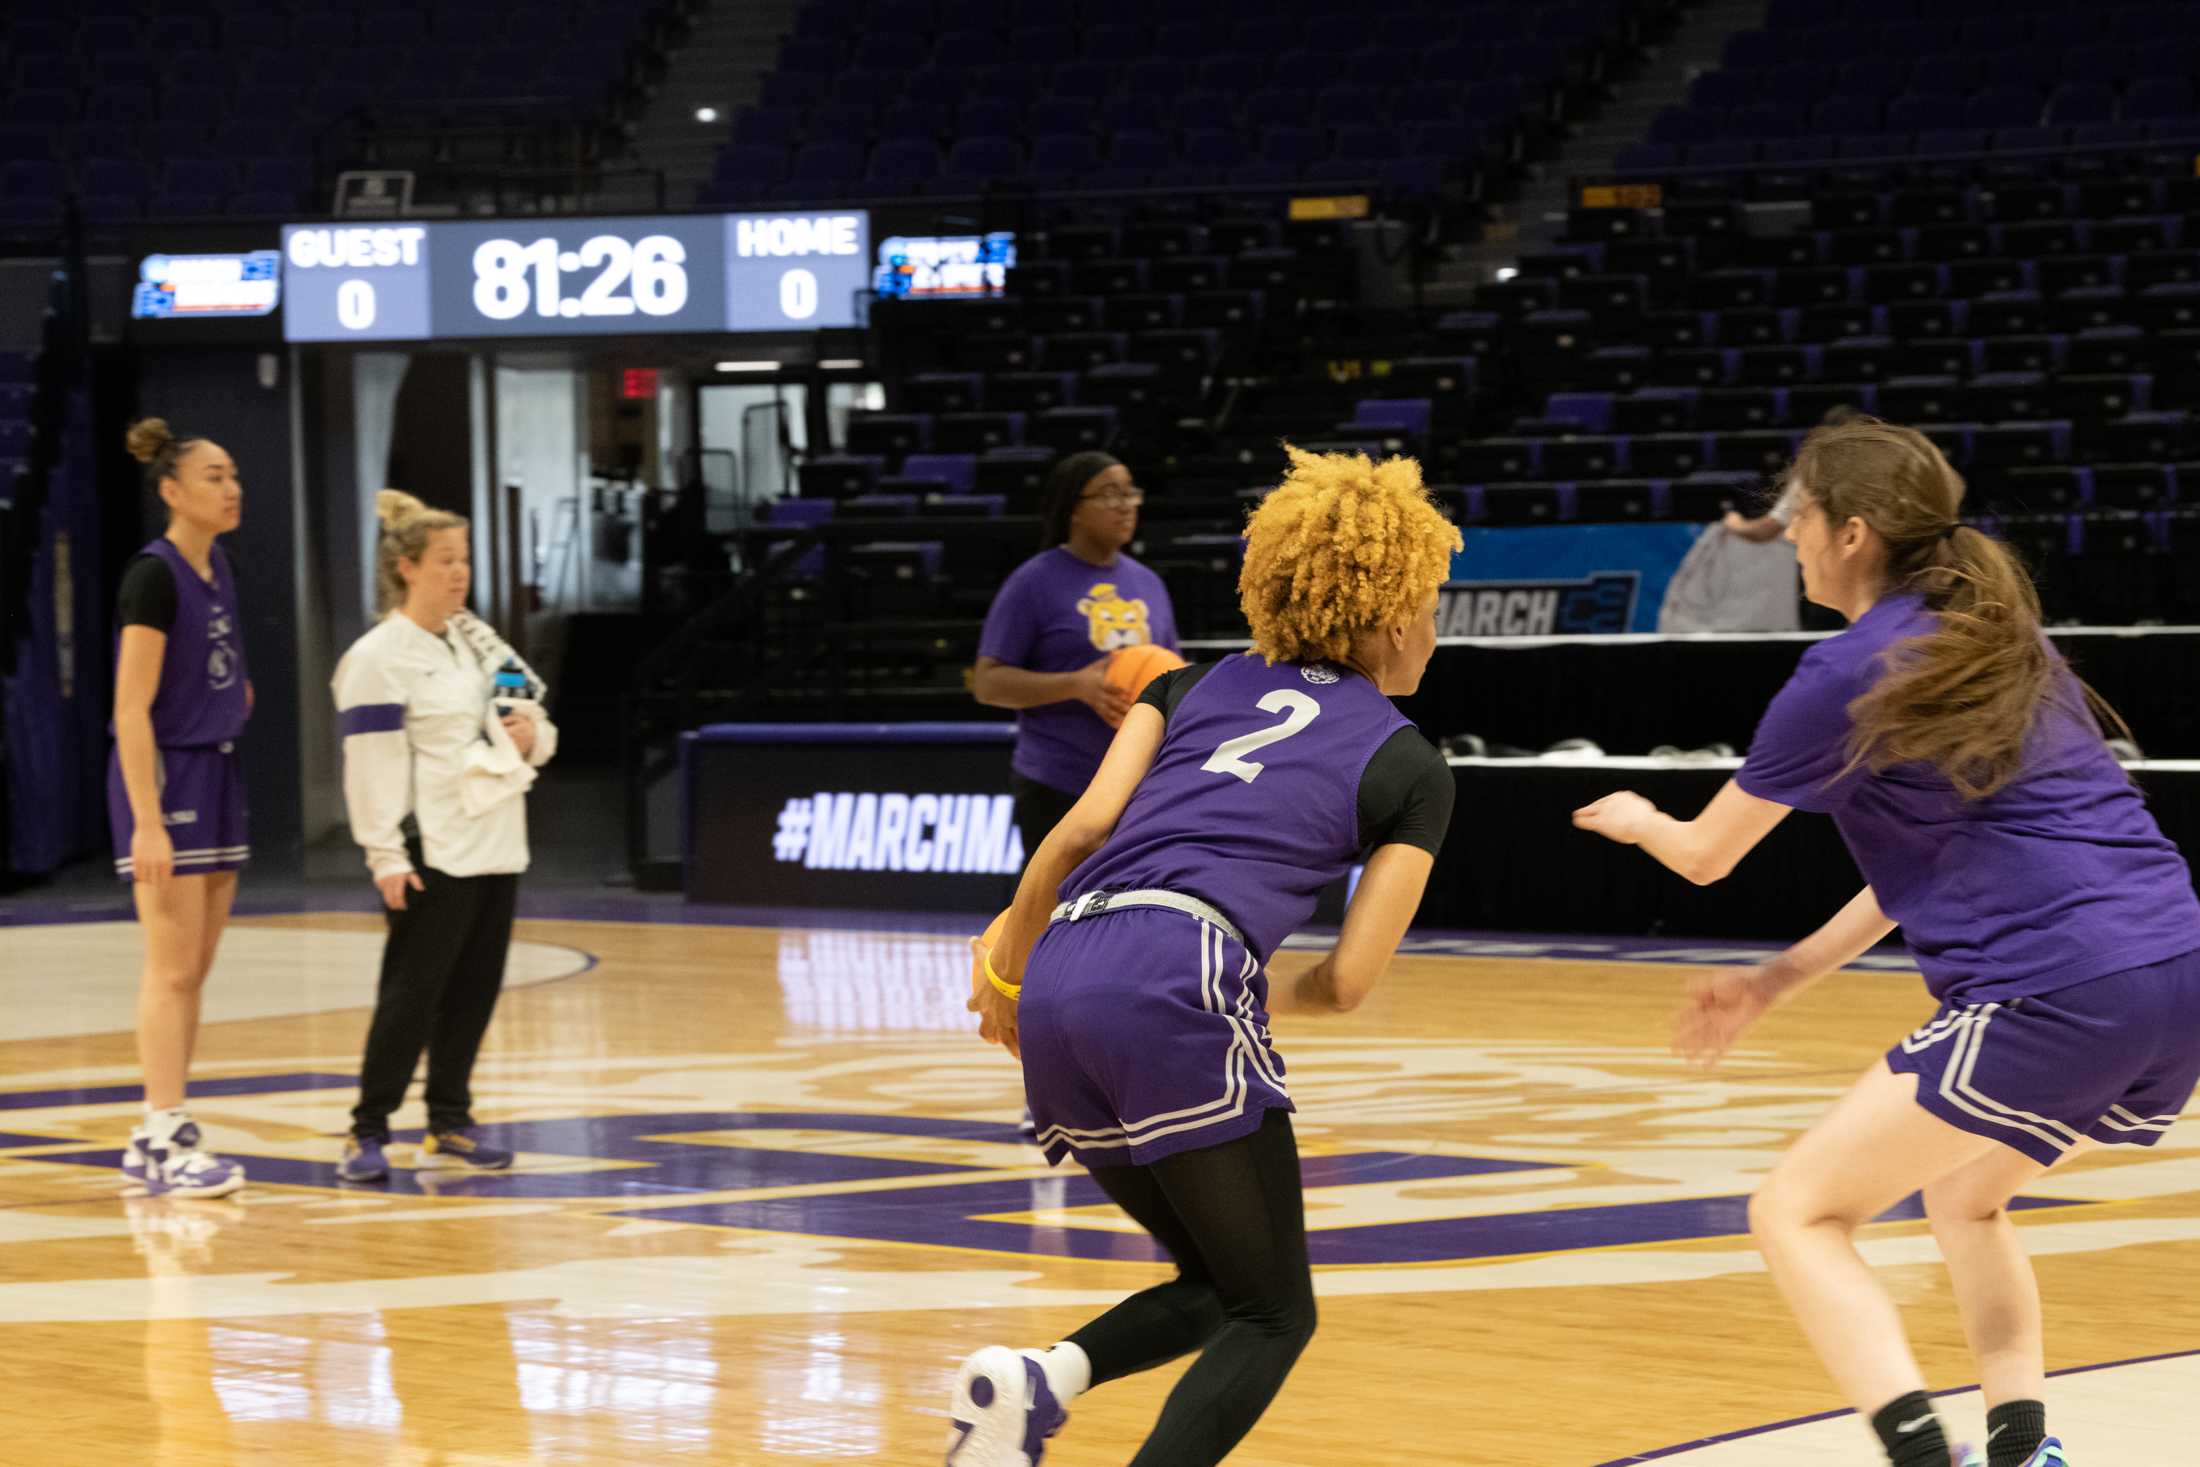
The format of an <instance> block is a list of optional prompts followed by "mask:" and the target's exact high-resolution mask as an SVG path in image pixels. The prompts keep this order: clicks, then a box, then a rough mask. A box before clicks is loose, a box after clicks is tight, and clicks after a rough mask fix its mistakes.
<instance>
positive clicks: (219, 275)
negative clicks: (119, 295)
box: [130, 250, 282, 321]
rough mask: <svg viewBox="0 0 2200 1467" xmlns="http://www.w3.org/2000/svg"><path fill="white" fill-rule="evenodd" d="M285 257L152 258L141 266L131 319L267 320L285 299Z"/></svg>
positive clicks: (259, 253)
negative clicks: (229, 318)
mask: <svg viewBox="0 0 2200 1467" xmlns="http://www.w3.org/2000/svg"><path fill="white" fill-rule="evenodd" d="M281 263H282V253H281V252H280V251H278V250H245V251H241V252H233V253H225V254H208V255H178V254H165V253H163V254H151V255H147V256H145V257H144V258H143V259H142V260H140V261H139V262H138V274H137V282H136V285H135V288H134V289H133V290H132V291H131V295H130V316H131V318H132V319H133V320H138V321H173V320H191V319H209V318H214V317H222V316H266V315H271V314H273V312H274V310H275V307H276V306H277V305H278V304H279V303H280V302H281V299H282V276H281Z"/></svg>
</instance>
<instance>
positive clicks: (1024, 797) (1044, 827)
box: [1008, 774, 1077, 861]
mask: <svg viewBox="0 0 2200 1467" xmlns="http://www.w3.org/2000/svg"><path fill="white" fill-rule="evenodd" d="M1008 787H1009V789H1010V790H1011V791H1012V792H1013V793H1014V794H1015V796H1016V834H1017V835H1018V836H1020V837H1021V838H1022V839H1023V843H1024V859H1025V860H1026V861H1029V860H1030V859H1031V856H1032V853H1033V852H1034V851H1036V850H1038V849H1039V842H1041V841H1043V840H1045V839H1046V838H1047V832H1048V831H1050V830H1052V829H1054V827H1055V826H1057V825H1060V824H1061V823H1062V817H1063V816H1064V815H1067V814H1068V813H1069V811H1070V806H1072V805H1074V804H1076V803H1077V796H1076V795H1073V794H1069V793H1068V792H1066V791H1064V790H1058V789H1056V788H1055V787H1054V786H1053V785H1050V784H1041V783H1039V781H1037V780H1036V779H1027V778H1025V777H1024V776H1023V775H1021V774H1019V775H1015V776H1013V777H1012V778H1011V779H1010V780H1009V786H1008Z"/></svg>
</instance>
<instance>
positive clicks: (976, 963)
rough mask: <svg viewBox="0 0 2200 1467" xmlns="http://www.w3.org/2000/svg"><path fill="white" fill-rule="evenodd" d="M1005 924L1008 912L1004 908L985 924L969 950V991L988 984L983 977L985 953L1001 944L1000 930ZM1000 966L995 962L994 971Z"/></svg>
mask: <svg viewBox="0 0 2200 1467" xmlns="http://www.w3.org/2000/svg"><path fill="white" fill-rule="evenodd" d="M1007 926H1008V912H1007V911H1006V910H1005V909H1004V910H1003V911H1002V912H1001V914H1000V915H999V916H998V917H995V918H994V919H993V920H992V921H990V922H988V923H986V924H985V935H984V936H982V937H980V938H979V939H978V945H977V946H976V947H974V948H972V949H971V950H970V991H971V992H972V993H976V992H977V991H978V990H980V989H982V988H986V987H989V986H990V985H989V984H988V983H987V982H986V977H985V955H986V954H987V953H989V952H991V951H993V949H995V948H997V947H999V946H1000V945H1001V930H1002V929H1003V928H1005V927H1007ZM1000 966H1001V965H1000V964H999V963H995V964H994V965H993V968H994V971H995V972H999V971H1000Z"/></svg>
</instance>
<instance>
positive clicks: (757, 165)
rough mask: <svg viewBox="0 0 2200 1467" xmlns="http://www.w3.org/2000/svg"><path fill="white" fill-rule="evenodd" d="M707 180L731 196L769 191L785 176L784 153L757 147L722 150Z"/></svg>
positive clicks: (769, 148)
mask: <svg viewBox="0 0 2200 1467" xmlns="http://www.w3.org/2000/svg"><path fill="white" fill-rule="evenodd" d="M711 176H712V178H713V179H714V180H715V182H716V183H718V184H720V185H722V186H723V187H725V188H727V189H729V190H732V191H735V192H738V191H740V190H742V189H768V188H772V187H774V186H775V185H777V184H779V183H780V182H782V181H783V180H784V179H785V178H786V176H787V150H786V149H785V148H778V147H767V146H765V145H763V144H759V143H743V144H737V145H735V146H733V147H730V148H722V149H720V150H719V153H718V162H717V165H716V167H715V168H714V169H713V170H712V175H711Z"/></svg>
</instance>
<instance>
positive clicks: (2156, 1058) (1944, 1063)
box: [1887, 952, 2200, 1166]
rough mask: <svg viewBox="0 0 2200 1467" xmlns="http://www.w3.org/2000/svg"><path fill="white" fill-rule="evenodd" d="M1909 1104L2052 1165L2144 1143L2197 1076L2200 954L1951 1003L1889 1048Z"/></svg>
mask: <svg viewBox="0 0 2200 1467" xmlns="http://www.w3.org/2000/svg"><path fill="white" fill-rule="evenodd" d="M1887 1067H1888V1068H1889V1069H1891V1070H1893V1071H1894V1072H1895V1073H1896V1074H1898V1075H1915V1076H1917V1103H1918V1104H1919V1105H1922V1106H1924V1107H1925V1109H1927V1110H1929V1111H1931V1112H1932V1113H1933V1114H1934V1115H1936V1116H1938V1117H1940V1119H1942V1120H1944V1121H1946V1122H1947V1123H1948V1124H1949V1125H1951V1126H1954V1127H1956V1128H1957V1129H1959V1130H1964V1131H1969V1132H1970V1133H1971V1134H1973V1135H1975V1136H1987V1137H1991V1138H1992V1139H1994V1140H1996V1141H2000V1142H2003V1143H2005V1144H2007V1145H2010V1146H2014V1147H2015V1148H2016V1149H2017V1150H2019V1151H2021V1152H2023V1153H2024V1154H2025V1155H2026V1156H2029V1157H2031V1158H2032V1159H2033V1160H2034V1161H2038V1162H2041V1163H2044V1164H2046V1165H2050V1166H2051V1165H2053V1164H2054V1163H2055V1162H2057V1161H2060V1160H2061V1159H2062V1158H2063V1157H2064V1156H2065V1155H2067V1154H2069V1152H2070V1150H2071V1149H2072V1148H2073V1147H2075V1146H2076V1145H2077V1144H2078V1143H2079V1142H2080V1141H2098V1142H2104V1143H2106V1144H2108V1145H2112V1146H2152V1145H2153V1144H2154V1143H2155V1142H2157V1141H2159V1140H2161V1139H2162V1136H2163V1134H2164V1133H2165V1132H2167V1131H2168V1130H2169V1128H2170V1126H2171V1124H2172V1123H2173V1122H2174V1121H2176V1119H2177V1117H2178V1115H2179V1114H2180V1113H2182V1112H2183V1110H2184V1108H2185V1103H2186V1102H2187V1101H2188V1100H2190V1099H2191V1098H2192V1092H2193V1086H2194V1084H2195V1083H2196V1082H2200V952H2189V953H2186V954H2184V955H2183V956H2182V957H2175V958H2171V959H2169V960H2168V961H2166V962H2160V963H2150V964H2148V965H2147V966H2146V967H2144V968H2128V969H2126V970H2124V971H2123V972H2121V973H2111V974H2109V975H2108V976H2107V977H2105V978H2094V979H2091V980H2090V981H2088V982H2084V983H2079V984H2074V985H2072V986H2071V987H2069V988H2058V989H2056V990H2055V991H2054V992H2052V993H2038V994H2030V995H2027V996H2026V997H2023V998H2013V999H2007V1000H2004V1001H2002V1002H2000V1003H1977V1004H1963V1003H1953V1002H1951V1003H1948V1004H1944V1005H1942V1006H1941V1010H1940V1012H1939V1013H1938V1014H1936V1015H1934V1016H1933V1020H1932V1022H1931V1023H1929V1024H1927V1025H1925V1027H1924V1028H1922V1029H1919V1030H1918V1031H1917V1032H1916V1033H1915V1034H1912V1035H1911V1036H1910V1037H1909V1038H1907V1039H1905V1040H1903V1041H1902V1042H1901V1043H1900V1044H1898V1045H1896V1046H1895V1047H1894V1048H1893V1049H1890V1050H1888V1051H1887Z"/></svg>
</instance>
